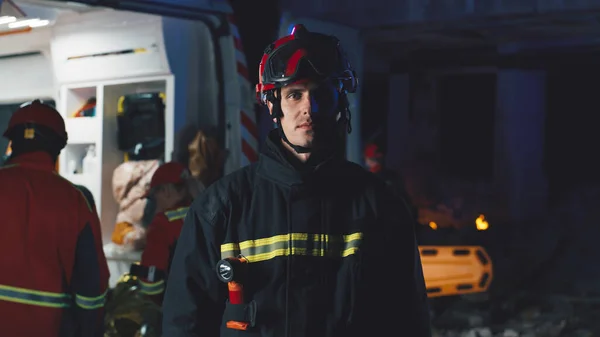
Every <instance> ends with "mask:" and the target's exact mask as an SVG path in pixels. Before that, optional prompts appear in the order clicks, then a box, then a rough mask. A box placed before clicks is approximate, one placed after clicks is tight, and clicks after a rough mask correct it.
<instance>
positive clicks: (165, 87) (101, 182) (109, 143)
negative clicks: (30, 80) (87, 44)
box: [57, 75, 175, 242]
mask: <svg viewBox="0 0 600 337" xmlns="http://www.w3.org/2000/svg"><path fill="white" fill-rule="evenodd" d="M174 89H175V88H174V82H173V76H172V75H165V76H152V77H140V78H129V79H122V80H114V81H102V82H96V83H82V84H69V85H63V86H62V87H61V88H60V96H59V101H58V102H57V108H58V109H59V111H60V113H61V114H62V115H63V117H64V118H65V125H66V128H67V133H68V137H69V140H68V142H67V145H66V147H65V149H64V150H63V151H62V152H61V154H60V157H59V173H60V175H62V176H63V177H65V178H66V179H68V180H70V181H71V182H72V183H74V184H78V185H83V186H85V187H87V188H88V189H89V190H90V192H91V193H92V195H93V196H94V199H95V202H96V208H97V210H98V215H99V217H100V221H101V224H102V237H103V241H104V242H109V241H110V236H111V234H112V231H113V229H114V226H115V220H116V217H117V212H118V210H119V209H118V205H117V202H116V201H115V199H114V197H113V191H112V176H113V172H114V170H115V168H117V166H118V165H120V164H121V163H122V162H123V160H124V153H123V152H122V151H119V149H118V146H117V109H118V105H119V98H120V97H122V96H124V95H128V94H135V93H145V92H161V93H164V94H165V160H166V161H170V160H171V154H172V152H173V144H174V100H173V95H174ZM93 97H95V98H96V109H95V116H93V117H73V115H74V113H75V112H76V111H77V110H78V109H80V108H81V107H82V106H83V105H84V104H85V103H86V102H88V100H89V99H90V98H93ZM91 145H94V146H95V152H96V157H97V162H98V167H96V168H94V169H92V170H91V172H85V171H83V158H84V156H85V155H86V152H87V149H88V148H89V146H91Z"/></svg>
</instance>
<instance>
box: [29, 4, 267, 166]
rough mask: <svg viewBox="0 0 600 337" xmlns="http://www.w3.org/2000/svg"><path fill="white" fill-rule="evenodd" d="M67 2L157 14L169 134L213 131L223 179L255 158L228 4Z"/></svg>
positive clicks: (250, 109) (250, 106) (248, 91)
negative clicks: (170, 111) (169, 82)
mask: <svg viewBox="0 0 600 337" xmlns="http://www.w3.org/2000/svg"><path fill="white" fill-rule="evenodd" d="M30 1H34V0H30ZM54 2H64V1H59V0H54ZM70 2H78V3H82V4H88V5H91V6H103V7H110V8H113V9H117V10H123V11H131V12H139V13H146V14H154V15H160V16H161V17H162V21H163V23H162V24H163V37H164V45H165V51H166V53H167V58H168V63H169V66H170V70H171V73H172V74H173V75H174V78H175V97H174V100H175V120H174V133H175V135H177V133H178V131H179V130H181V129H182V127H183V126H184V125H186V124H190V123H193V124H196V125H198V126H200V127H202V128H207V129H213V130H215V131H216V133H217V135H218V137H219V141H220V144H222V145H223V146H224V147H225V148H226V150H227V160H226V163H225V174H227V173H230V172H232V171H234V170H236V169H238V168H240V167H241V166H243V165H246V164H248V163H251V162H253V161H255V160H256V159H257V153H258V134H257V132H258V131H257V130H258V128H257V127H256V119H255V116H254V98H253V93H252V86H251V84H250V82H249V81H248V75H247V73H248V70H247V65H246V57H245V55H244V53H243V49H242V47H241V40H240V37H239V32H238V31H237V27H236V25H235V21H234V20H233V9H232V7H231V6H230V4H229V2H228V1H226V0H115V1H100V2H99V1H97V0H75V1H70Z"/></svg>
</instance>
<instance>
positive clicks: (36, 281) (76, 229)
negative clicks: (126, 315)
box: [0, 152, 109, 337]
mask: <svg viewBox="0 0 600 337" xmlns="http://www.w3.org/2000/svg"><path fill="white" fill-rule="evenodd" d="M0 186H2V187H1V188H0V210H1V212H2V216H3V217H4V221H3V223H2V226H0V270H2V272H0V323H1V324H0V331H2V332H1V333H0V334H1V335H3V336H23V337H29V336H31V337H37V336H48V337H72V336H86V337H87V336H90V337H96V336H98V337H99V336H102V334H103V333H102V327H103V320H102V318H103V317H102V316H103V306H104V297H105V292H106V290H107V287H108V276H109V274H108V267H107V264H106V259H105V257H104V252H103V250H102V239H101V235H100V223H99V220H98V215H97V214H96V212H95V209H94V207H93V206H92V205H90V204H89V203H88V202H87V201H86V198H85V197H84V196H83V194H82V193H81V191H80V190H78V189H77V188H76V187H75V186H73V185H72V184H71V183H70V182H68V181H67V180H65V179H63V178H61V177H60V176H59V175H58V174H57V173H56V172H55V171H54V163H53V161H52V159H51V158H50V156H49V155H48V154H46V153H43V152H34V153H25V154H21V155H19V156H17V157H14V158H11V159H10V161H9V162H8V163H7V164H6V165H5V166H4V167H2V168H1V169H0Z"/></svg>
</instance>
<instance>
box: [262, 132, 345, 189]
mask: <svg viewBox="0 0 600 337" xmlns="http://www.w3.org/2000/svg"><path fill="white" fill-rule="evenodd" d="M344 162H345V160H344V159H343V158H342V157H341V156H340V155H337V154H335V153H332V152H328V153H314V154H312V155H311V156H310V159H309V160H308V161H307V162H306V163H302V162H301V161H300V160H298V159H297V158H296V157H295V156H293V155H292V154H291V153H290V152H289V150H288V149H287V148H285V147H284V146H283V144H282V141H281V136H280V135H279V130H278V129H274V130H271V132H269V135H268V137H267V139H266V141H265V147H264V150H263V151H262V153H261V154H260V157H259V162H258V174H260V175H262V176H264V177H266V178H268V179H270V180H274V181H276V182H278V183H281V184H284V185H288V186H291V185H299V184H304V183H308V182H311V181H314V180H315V179H318V177H321V176H322V175H327V173H330V172H332V171H333V170H335V169H336V168H338V167H340V166H341V165H342V164H343V163H344Z"/></svg>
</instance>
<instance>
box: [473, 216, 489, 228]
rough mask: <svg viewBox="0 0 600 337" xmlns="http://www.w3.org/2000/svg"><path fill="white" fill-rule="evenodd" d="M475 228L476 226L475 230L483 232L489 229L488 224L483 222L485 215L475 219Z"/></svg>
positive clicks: (485, 221)
mask: <svg viewBox="0 0 600 337" xmlns="http://www.w3.org/2000/svg"><path fill="white" fill-rule="evenodd" d="M475 226H477V230H479V231H484V230H487V229H488V228H490V224H489V223H488V222H487V220H485V215H483V214H479V216H478V217H477V219H475Z"/></svg>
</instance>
